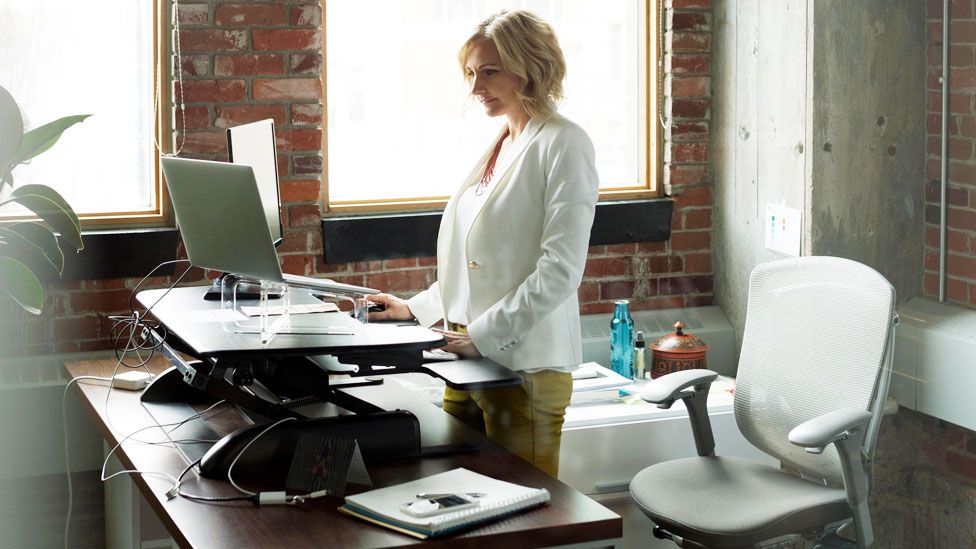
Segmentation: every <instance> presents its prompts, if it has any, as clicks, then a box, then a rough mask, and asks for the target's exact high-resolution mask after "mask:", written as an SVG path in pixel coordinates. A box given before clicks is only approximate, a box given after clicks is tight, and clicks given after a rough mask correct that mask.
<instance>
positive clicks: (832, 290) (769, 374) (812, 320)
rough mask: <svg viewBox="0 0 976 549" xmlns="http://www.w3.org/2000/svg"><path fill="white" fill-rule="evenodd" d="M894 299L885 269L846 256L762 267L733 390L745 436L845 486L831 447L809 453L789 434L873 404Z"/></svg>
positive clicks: (756, 273)
mask: <svg viewBox="0 0 976 549" xmlns="http://www.w3.org/2000/svg"><path fill="white" fill-rule="evenodd" d="M894 301H895V292H894V288H892V286H891V284H889V283H888V281H887V280H885V278H884V277H883V276H881V275H880V274H878V273H877V272H876V271H874V270H873V269H871V268H870V267H867V266H865V265H862V264H860V263H857V262H855V261H851V260H848V259H841V258H835V257H801V258H795V259H786V260H781V261H772V262H769V263H764V264H761V265H759V266H758V267H756V268H755V269H754V270H753V271H752V276H751V277H750V279H749V302H748V308H747V310H746V324H745V331H744V333H743V337H742V352H741V354H740V357H739V370H738V374H737V379H736V387H735V419H736V422H737V424H738V426H739V430H740V431H742V434H743V435H744V436H745V437H746V439H748V440H749V442H751V443H752V444H754V445H755V446H756V447H758V448H759V449H761V450H763V451H764V452H766V453H768V454H770V455H772V456H775V457H777V458H779V459H780V460H781V461H782V462H783V463H784V465H787V466H791V467H792V468H794V469H798V470H800V471H801V472H803V473H804V474H805V475H807V476H808V477H810V476H812V477H815V478H820V479H826V480H828V481H829V482H831V483H832V484H833V483H838V484H839V483H842V477H841V471H840V461H839V458H838V456H837V452H836V450H835V449H834V447H833V446H832V445H831V446H828V447H827V449H826V450H825V451H824V452H823V453H822V454H819V455H818V454H810V453H807V452H806V451H805V450H804V449H803V448H800V447H799V446H795V445H793V444H791V443H790V442H789V440H788V439H787V435H788V434H789V432H790V430H792V429H793V428H794V427H796V426H797V425H799V424H800V423H803V422H804V421H807V420H809V419H812V418H814V417H817V416H819V415H822V414H824V413H827V412H830V411H833V410H836V409H838V408H844V407H857V408H861V409H864V410H870V409H871V408H872V407H873V404H874V399H875V397H876V391H877V390H876V387H877V385H878V380H879V378H880V375H881V374H882V371H883V365H884V361H885V351H886V350H887V348H888V345H887V343H888V337H889V334H890V333H891V331H890V328H891V323H892V319H893V316H894ZM880 398H882V399H883V398H884V396H881V397H880ZM875 419H877V418H875Z"/></svg>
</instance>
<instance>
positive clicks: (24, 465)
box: [0, 352, 106, 478]
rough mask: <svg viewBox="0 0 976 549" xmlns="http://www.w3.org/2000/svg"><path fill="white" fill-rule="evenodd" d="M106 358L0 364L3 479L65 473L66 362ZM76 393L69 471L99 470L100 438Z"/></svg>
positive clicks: (70, 405)
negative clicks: (64, 401)
mask: <svg viewBox="0 0 976 549" xmlns="http://www.w3.org/2000/svg"><path fill="white" fill-rule="evenodd" d="M105 356H106V354H105V353H104V352H101V353H79V354H70V355H42V356H26V357H14V358H4V359H0V440H2V441H4V444H3V445H0V465H2V467H0V478H24V477H32V476H39V475H51V474H63V473H64V470H65V469H64V428H65V427H64V423H63V421H62V418H61V398H62V395H63V394H64V388H65V385H66V384H67V380H66V375H67V372H65V370H64V362H65V361H66V360H86V359H91V358H104V357H105ZM73 393H74V389H72V390H71V391H69V395H68V398H67V418H68V426H67V427H68V435H69V436H68V440H69V445H70V450H71V452H70V458H71V469H72V470H73V471H91V470H97V469H99V468H101V465H102V458H101V456H102V443H101V440H102V438H101V435H99V433H98V431H97V430H96V429H95V427H94V425H93V423H92V421H91V418H89V417H88V414H87V412H86V411H85V410H84V409H82V407H81V405H80V404H79V402H78V398H77V397H76V396H75V395H74V394H73Z"/></svg>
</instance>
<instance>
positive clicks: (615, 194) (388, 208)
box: [320, 0, 664, 215]
mask: <svg viewBox="0 0 976 549" xmlns="http://www.w3.org/2000/svg"><path fill="white" fill-rule="evenodd" d="M641 1H642V2H644V7H643V12H644V20H643V26H644V29H643V39H644V45H643V48H642V50H641V58H640V64H641V65H642V66H643V68H644V70H643V72H642V74H641V98H640V105H641V110H642V112H641V115H640V116H641V117H642V118H643V119H644V128H643V132H644V143H643V147H644V154H643V155H642V156H641V158H640V168H639V169H640V171H641V173H642V175H643V177H644V181H643V185H644V187H643V188H634V187H620V188H613V187H611V188H605V189H600V200H601V201H610V200H633V199H653V198H662V197H664V178H663V174H664V130H663V127H662V125H661V123H660V117H661V115H662V112H663V101H664V97H663V96H664V90H663V72H664V71H663V60H664V52H663V49H664V48H663V42H662V40H661V38H662V27H663V25H662V21H661V20H662V18H663V16H664V14H663V11H662V9H661V8H662V0H641ZM327 4H328V0H320V6H321V12H322V71H321V79H322V83H323V86H322V113H323V114H322V134H323V139H322V196H323V207H324V210H323V211H325V212H327V213H329V214H336V215H344V214H375V213H396V212H418V211H430V210H443V209H444V207H445V206H446V205H447V201H448V199H449V198H450V197H448V196H431V197H412V198H394V199H383V200H369V201H360V200H357V201H341V202H335V203H333V202H331V201H330V199H329V130H328V113H329V109H328V86H327V85H326V84H327V83H328V78H327V72H328V62H327V59H328V56H327V52H326V47H327V46H326V43H327V36H326V35H327V30H326V20H327V17H328V14H327V11H326V7H327Z"/></svg>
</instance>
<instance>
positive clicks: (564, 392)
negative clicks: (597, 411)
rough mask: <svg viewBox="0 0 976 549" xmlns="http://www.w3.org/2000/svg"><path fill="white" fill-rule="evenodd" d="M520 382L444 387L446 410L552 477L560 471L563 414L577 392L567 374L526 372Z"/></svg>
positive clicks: (570, 376)
mask: <svg viewBox="0 0 976 549" xmlns="http://www.w3.org/2000/svg"><path fill="white" fill-rule="evenodd" d="M522 377H523V379H524V380H525V381H524V382H523V383H522V384H521V385H514V386H511V387H500V388H497V389H482V390H476V391H459V390H456V389H451V388H450V387H447V388H446V389H445V391H444V411H445V412H447V413H449V414H451V415H452V416H454V417H456V418H458V419H460V420H461V421H463V422H464V423H466V424H467V425H469V426H471V427H472V428H474V429H477V430H478V431H480V432H481V433H484V434H485V435H487V436H488V440H490V441H492V442H494V443H495V444H498V445H499V446H502V447H504V448H507V449H509V450H511V451H512V452H514V453H515V454H516V455H518V456H519V457H521V458H522V459H524V460H526V461H528V462H529V463H531V464H533V465H535V466H536V467H538V468H539V469H542V470H543V471H545V472H546V473H549V474H550V475H551V476H553V477H556V475H557V474H558V473H559V441H560V438H561V437H562V428H563V416H564V415H565V413H566V406H569V398H570V395H571V394H572V392H573V376H572V375H570V374H569V373H567V372H557V371H553V370H540V371H538V372H535V373H526V372H523V373H522Z"/></svg>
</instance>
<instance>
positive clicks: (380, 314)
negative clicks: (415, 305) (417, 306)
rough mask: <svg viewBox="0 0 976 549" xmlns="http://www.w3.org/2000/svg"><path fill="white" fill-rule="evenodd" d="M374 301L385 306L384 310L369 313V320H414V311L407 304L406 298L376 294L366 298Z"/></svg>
mask: <svg viewBox="0 0 976 549" xmlns="http://www.w3.org/2000/svg"><path fill="white" fill-rule="evenodd" d="M366 299H367V300H369V301H370V302H372V303H378V304H380V305H382V306H383V310H382V311H375V312H371V313H369V320H370V321H373V320H413V313H412V312H410V307H408V306H407V301H406V300H405V299H400V298H399V297H397V296H395V295H390V294H376V295H371V296H369V297H367V298H366Z"/></svg>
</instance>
